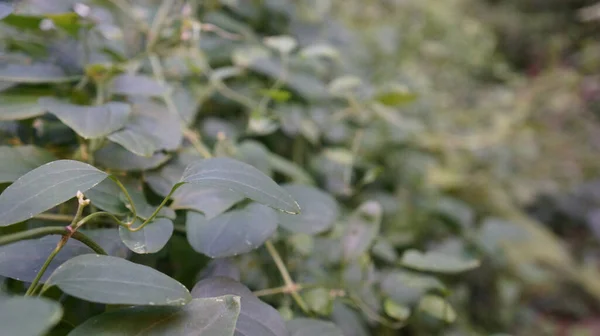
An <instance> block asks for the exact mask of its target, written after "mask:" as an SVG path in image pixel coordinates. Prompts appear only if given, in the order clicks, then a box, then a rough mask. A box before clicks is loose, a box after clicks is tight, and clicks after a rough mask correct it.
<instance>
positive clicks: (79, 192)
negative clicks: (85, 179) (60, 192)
mask: <svg viewBox="0 0 600 336" xmlns="http://www.w3.org/2000/svg"><path fill="white" fill-rule="evenodd" d="M77 199H78V200H82V199H83V193H82V192H81V191H79V190H77Z"/></svg>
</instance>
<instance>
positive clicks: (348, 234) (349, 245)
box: [342, 201, 383, 260]
mask: <svg viewBox="0 0 600 336" xmlns="http://www.w3.org/2000/svg"><path fill="white" fill-rule="evenodd" d="M382 211H383V210H382V209H381V205H380V204H379V203H377V202H375V201H369V202H366V203H363V204H362V205H361V206H360V207H359V208H358V209H356V210H355V211H354V212H353V213H352V215H351V216H350V217H349V218H348V219H347V221H346V228H345V232H344V237H343V238H342V243H343V246H344V257H345V259H346V260H353V259H356V258H358V257H359V256H361V255H362V254H363V253H365V252H367V250H368V249H369V248H370V247H371V244H373V242H374V240H375V238H376V237H377V234H378V233H379V226H380V224H381V215H382Z"/></svg>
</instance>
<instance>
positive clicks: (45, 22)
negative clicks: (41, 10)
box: [40, 19, 56, 31]
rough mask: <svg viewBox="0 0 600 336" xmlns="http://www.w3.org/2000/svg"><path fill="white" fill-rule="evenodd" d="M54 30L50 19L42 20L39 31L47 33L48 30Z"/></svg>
mask: <svg viewBox="0 0 600 336" xmlns="http://www.w3.org/2000/svg"><path fill="white" fill-rule="evenodd" d="M55 28H56V26H55V25H54V21H52V19H43V20H42V21H41V22H40V29H41V30H43V31H48V30H52V29H55Z"/></svg>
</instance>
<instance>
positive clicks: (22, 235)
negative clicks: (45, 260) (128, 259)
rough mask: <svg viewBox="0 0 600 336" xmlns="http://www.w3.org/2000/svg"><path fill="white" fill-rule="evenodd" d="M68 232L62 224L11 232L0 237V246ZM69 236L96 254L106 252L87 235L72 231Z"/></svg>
mask: <svg viewBox="0 0 600 336" xmlns="http://www.w3.org/2000/svg"><path fill="white" fill-rule="evenodd" d="M69 232H70V230H69V229H67V228H66V227H64V226H48V227H42V228H37V229H32V230H27V231H23V232H18V233H15V234H11V235H8V236H3V237H0V246H3V245H8V244H12V243H16V242H18V241H21V240H27V239H35V238H39V237H44V236H48V235H65V234H68V233H69ZM71 237H72V238H73V239H75V240H78V241H80V242H82V243H84V244H85V245H87V246H88V247H89V248H91V249H92V250H94V252H96V253H98V254H106V252H105V251H104V250H103V249H102V247H100V245H98V244H96V242H94V241H93V240H92V239H90V238H89V237H88V236H86V235H84V234H83V233H81V232H74V233H73V235H72V236H71Z"/></svg>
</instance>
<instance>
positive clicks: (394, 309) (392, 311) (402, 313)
mask: <svg viewBox="0 0 600 336" xmlns="http://www.w3.org/2000/svg"><path fill="white" fill-rule="evenodd" d="M383 309H384V310H385V313H386V314H388V316H391V317H393V318H395V319H396V320H399V321H406V320H407V319H408V318H409V317H410V308H408V307H407V306H405V305H401V304H398V303H396V302H395V301H394V300H391V299H389V298H388V299H386V300H385V302H384V304H383Z"/></svg>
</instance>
